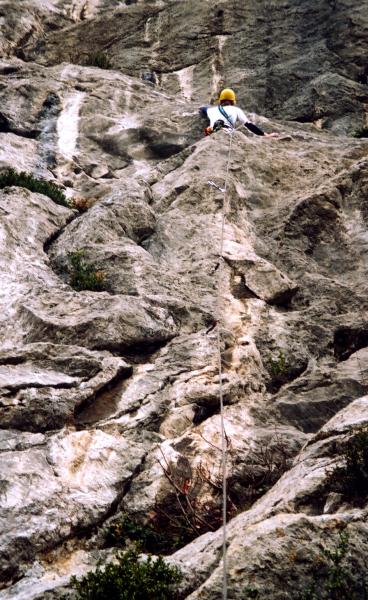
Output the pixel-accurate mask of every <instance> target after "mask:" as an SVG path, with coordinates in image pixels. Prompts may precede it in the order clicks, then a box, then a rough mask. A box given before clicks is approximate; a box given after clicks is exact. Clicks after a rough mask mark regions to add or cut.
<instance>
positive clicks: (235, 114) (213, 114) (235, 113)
mask: <svg viewBox="0 0 368 600" xmlns="http://www.w3.org/2000/svg"><path fill="white" fill-rule="evenodd" d="M223 108H224V110H225V112H226V114H227V115H228V116H229V121H231V124H232V125H233V126H235V123H236V122H237V120H238V119H239V121H240V122H241V123H243V124H244V123H247V122H248V121H249V119H248V117H247V116H246V115H245V113H244V112H243V111H242V109H241V108H239V107H238V106H232V105H230V106H224V107H223ZM207 117H208V118H209V120H210V127H213V125H214V123H216V121H218V120H219V119H221V121H224V123H225V124H228V123H227V119H225V117H224V116H223V115H222V114H221V113H220V111H219V109H218V106H211V107H210V108H207Z"/></svg>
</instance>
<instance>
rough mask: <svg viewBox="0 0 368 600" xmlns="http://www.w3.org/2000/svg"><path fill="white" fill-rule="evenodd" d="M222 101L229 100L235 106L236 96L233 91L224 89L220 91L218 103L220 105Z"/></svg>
mask: <svg viewBox="0 0 368 600" xmlns="http://www.w3.org/2000/svg"><path fill="white" fill-rule="evenodd" d="M223 100H230V101H231V102H234V104H236V96H235V92H234V90H232V89H230V88H225V89H224V90H222V92H221V94H220V98H219V103H221V102H222V101H223Z"/></svg>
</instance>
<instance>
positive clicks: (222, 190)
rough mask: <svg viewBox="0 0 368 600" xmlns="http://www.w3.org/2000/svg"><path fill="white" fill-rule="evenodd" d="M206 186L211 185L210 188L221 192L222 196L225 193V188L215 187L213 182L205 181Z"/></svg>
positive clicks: (215, 184)
mask: <svg viewBox="0 0 368 600" xmlns="http://www.w3.org/2000/svg"><path fill="white" fill-rule="evenodd" d="M207 183H208V185H212V187H214V188H216V189H217V190H219V192H222V193H223V194H224V193H225V188H221V187H220V186H219V185H217V183H215V182H214V181H207Z"/></svg>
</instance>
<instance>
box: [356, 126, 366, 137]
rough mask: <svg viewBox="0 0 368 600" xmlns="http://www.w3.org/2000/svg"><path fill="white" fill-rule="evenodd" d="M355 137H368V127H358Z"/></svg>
mask: <svg viewBox="0 0 368 600" xmlns="http://www.w3.org/2000/svg"><path fill="white" fill-rule="evenodd" d="M353 137H355V138H367V137H368V127H362V128H361V129H356V130H355V131H354V133H353Z"/></svg>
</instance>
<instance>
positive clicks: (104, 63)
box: [83, 50, 112, 69]
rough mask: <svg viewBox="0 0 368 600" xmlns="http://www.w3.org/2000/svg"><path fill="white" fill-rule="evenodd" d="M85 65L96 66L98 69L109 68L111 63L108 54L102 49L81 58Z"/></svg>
mask: <svg viewBox="0 0 368 600" xmlns="http://www.w3.org/2000/svg"><path fill="white" fill-rule="evenodd" d="M83 64H84V65H85V66H86V67H98V68H99V69H111V68H112V64H111V61H110V58H109V56H108V54H107V53H106V52H104V51H102V50H96V51H95V52H91V53H90V54H88V55H87V56H86V57H85V58H84V59H83Z"/></svg>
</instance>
